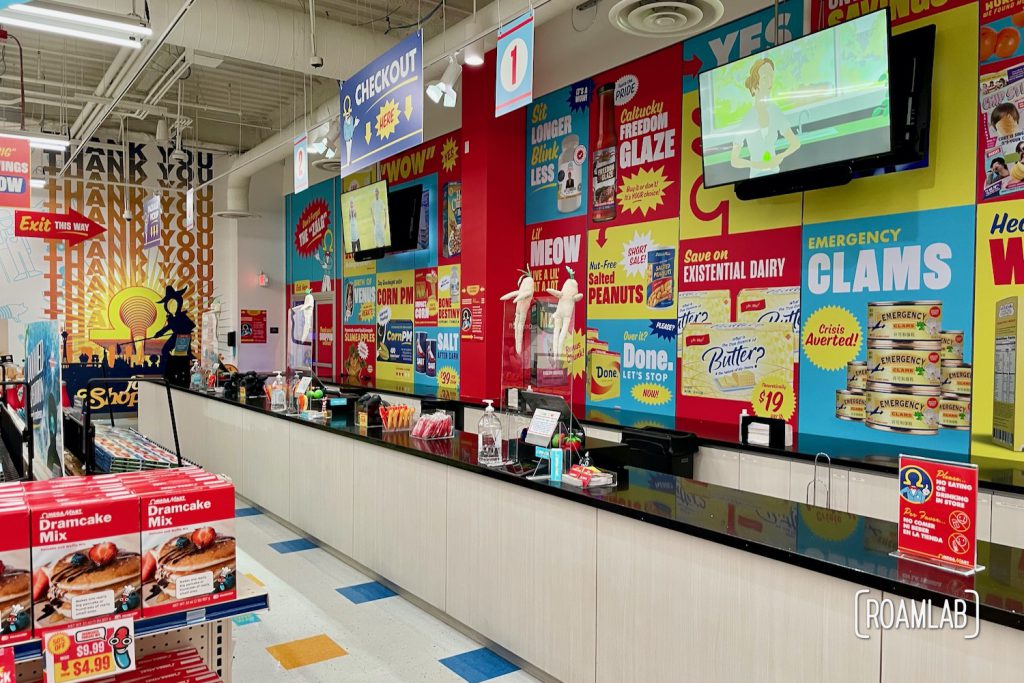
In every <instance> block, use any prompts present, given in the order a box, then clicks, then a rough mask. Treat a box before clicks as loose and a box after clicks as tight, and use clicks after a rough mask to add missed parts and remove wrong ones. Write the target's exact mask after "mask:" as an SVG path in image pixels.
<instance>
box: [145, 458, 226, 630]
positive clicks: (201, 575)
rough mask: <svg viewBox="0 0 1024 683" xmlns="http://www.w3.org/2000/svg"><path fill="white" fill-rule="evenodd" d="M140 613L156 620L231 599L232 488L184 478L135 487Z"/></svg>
mask: <svg viewBox="0 0 1024 683" xmlns="http://www.w3.org/2000/svg"><path fill="white" fill-rule="evenodd" d="M136 490H137V491H138V493H139V501H140V506H141V511H142V551H143V562H142V574H143V607H142V609H143V614H144V615H145V616H147V617H152V616H159V615H161V614H167V613H170V612H179V611H187V610H191V609H195V608H198V607H203V606H206V605H210V604H214V603H217V602H221V601H224V600H233V599H234V598H235V596H236V590H235V584H236V577H235V571H236V569H235V535H234V532H235V489H234V487H233V486H232V485H231V483H230V482H227V481H224V480H219V479H213V480H212V481H211V480H209V479H206V478H205V477H202V476H200V477H198V479H197V478H196V477H191V476H183V477H181V478H179V479H173V480H172V479H165V480H163V481H155V482H150V483H149V484H145V485H140V486H139V487H138V488H137V489H136Z"/></svg>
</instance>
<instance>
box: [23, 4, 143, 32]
mask: <svg viewBox="0 0 1024 683" xmlns="http://www.w3.org/2000/svg"><path fill="white" fill-rule="evenodd" d="M8 9H9V10H10V11H11V12H18V13H19V14H32V15H35V16H40V17H45V18H46V19H49V20H54V19H57V20H61V21H66V22H70V23H72V24H83V25H86V26H97V27H99V28H105V29H111V30H114V31H121V32H123V33H127V34H129V35H139V36H151V35H153V29H151V28H150V27H148V26H146V25H145V24H143V23H142V22H141V20H139V21H135V22H133V21H132V20H131V19H129V18H127V17H125V18H123V19H122V18H121V16H120V15H116V14H109V13H106V12H103V13H100V12H93V11H90V10H86V9H79V8H77V7H68V6H65V5H61V4H58V3H55V2H48V1H47V0H35V2H32V3H26V4H17V5H11V6H10V7H9V8H8Z"/></svg>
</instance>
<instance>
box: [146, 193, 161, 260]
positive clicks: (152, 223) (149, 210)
mask: <svg viewBox="0 0 1024 683" xmlns="http://www.w3.org/2000/svg"><path fill="white" fill-rule="evenodd" d="M142 213H143V215H144V217H145V225H144V226H143V229H142V248H143V249H152V248H153V247H156V246H159V245H160V195H156V194H154V195H151V196H149V197H146V201H144V202H143V203H142Z"/></svg>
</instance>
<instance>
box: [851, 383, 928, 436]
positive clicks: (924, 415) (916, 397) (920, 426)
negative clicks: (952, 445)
mask: <svg viewBox="0 0 1024 683" xmlns="http://www.w3.org/2000/svg"><path fill="white" fill-rule="evenodd" d="M864 399H865V400H864V422H865V424H867V425H868V426H869V427H872V428H874V429H880V430H883V431H890V432H902V433H904V434H920V435H929V434H936V433H938V431H939V395H938V391H936V393H935V394H934V395H921V394H911V393H905V392H898V391H892V390H889V391H882V390H878V389H870V388H869V389H868V390H867V392H865V394H864Z"/></svg>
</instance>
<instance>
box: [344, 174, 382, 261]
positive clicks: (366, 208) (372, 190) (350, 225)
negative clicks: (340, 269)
mask: <svg viewBox="0 0 1024 683" xmlns="http://www.w3.org/2000/svg"><path fill="white" fill-rule="evenodd" d="M341 226H342V232H343V233H344V235H345V253H346V254H355V255H357V256H358V255H359V254H361V253H364V252H379V251H381V250H387V249H388V248H390V247H391V220H390V213H389V210H388V183H387V181H386V180H381V181H380V182H376V183H371V184H369V185H365V186H363V187H360V188H358V189H355V190H352V191H351V192H344V193H342V195H341Z"/></svg>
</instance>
